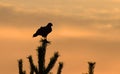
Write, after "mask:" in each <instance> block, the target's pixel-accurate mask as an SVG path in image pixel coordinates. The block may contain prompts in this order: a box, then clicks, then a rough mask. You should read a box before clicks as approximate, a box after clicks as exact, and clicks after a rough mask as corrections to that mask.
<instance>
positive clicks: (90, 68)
mask: <svg viewBox="0 0 120 74" xmlns="http://www.w3.org/2000/svg"><path fill="white" fill-rule="evenodd" d="M88 64H89V74H94V68H95V62H88Z"/></svg>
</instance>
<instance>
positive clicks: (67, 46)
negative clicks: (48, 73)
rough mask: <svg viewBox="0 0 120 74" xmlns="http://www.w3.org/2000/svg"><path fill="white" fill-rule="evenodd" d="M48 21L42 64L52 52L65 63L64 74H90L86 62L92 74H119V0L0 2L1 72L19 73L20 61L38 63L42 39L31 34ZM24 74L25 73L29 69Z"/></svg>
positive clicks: (2, 0)
mask: <svg viewBox="0 0 120 74" xmlns="http://www.w3.org/2000/svg"><path fill="white" fill-rule="evenodd" d="M48 22H52V23H53V31H52V33H50V34H49V35H48V40H49V41H51V44H50V45H48V47H47V55H46V61H47V62H46V64H47V63H48V61H49V58H50V57H51V56H52V55H53V54H54V52H55V51H59V54H60V57H59V59H58V61H57V63H56V65H55V68H54V69H53V73H54V74H55V73H56V69H57V66H58V62H59V61H63V62H64V68H63V70H62V74H82V73H86V72H88V63H87V62H88V61H93V62H96V65H95V74H120V70H119V69H120V0H0V50H1V51H0V74H18V63H17V61H18V59H20V58H22V59H23V60H24V69H25V70H28V69H29V63H28V60H27V58H26V57H27V56H29V55H33V57H34V60H35V61H37V59H36V48H37V47H38V46H39V45H40V43H39V40H40V39H41V36H40V37H37V38H32V35H33V33H34V32H35V31H36V30H37V29H38V28H39V27H40V26H44V25H46V24H47V23H48ZM27 74H28V71H27Z"/></svg>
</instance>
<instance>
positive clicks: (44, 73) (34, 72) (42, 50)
mask: <svg viewBox="0 0 120 74" xmlns="http://www.w3.org/2000/svg"><path fill="white" fill-rule="evenodd" d="M51 25H52V24H51V23H48V25H47V26H46V27H48V26H49V27H51ZM46 27H43V30H41V31H39V30H38V32H36V33H35V35H33V36H34V37H35V36H37V35H41V34H42V36H43V37H47V35H48V33H50V32H51V31H52V29H50V30H47V29H48V28H46ZM40 42H41V43H42V45H40V46H39V47H38V48H37V54H38V55H37V57H38V66H37V65H35V64H34V62H33V59H32V55H30V56H28V57H27V58H28V60H29V64H30V73H29V74H50V73H51V72H50V71H51V69H52V68H53V67H54V65H55V63H56V61H57V59H58V57H59V53H58V52H55V53H54V55H53V56H52V57H51V58H50V61H49V63H48V65H47V66H46V65H45V55H46V47H47V45H48V44H50V41H47V40H46V38H43V39H41V40H40ZM18 67H19V74H26V71H24V70H23V62H22V59H20V60H18ZM62 68H63V62H59V66H58V70H57V74H61V70H62Z"/></svg>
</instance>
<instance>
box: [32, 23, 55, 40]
mask: <svg viewBox="0 0 120 74" xmlns="http://www.w3.org/2000/svg"><path fill="white" fill-rule="evenodd" d="M52 26H53V24H52V23H48V24H47V25H46V26H44V27H40V28H39V29H38V30H37V31H36V32H35V33H34V34H33V37H37V36H38V35H40V36H42V37H43V38H47V35H48V34H49V33H50V32H51V31H52Z"/></svg>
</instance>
